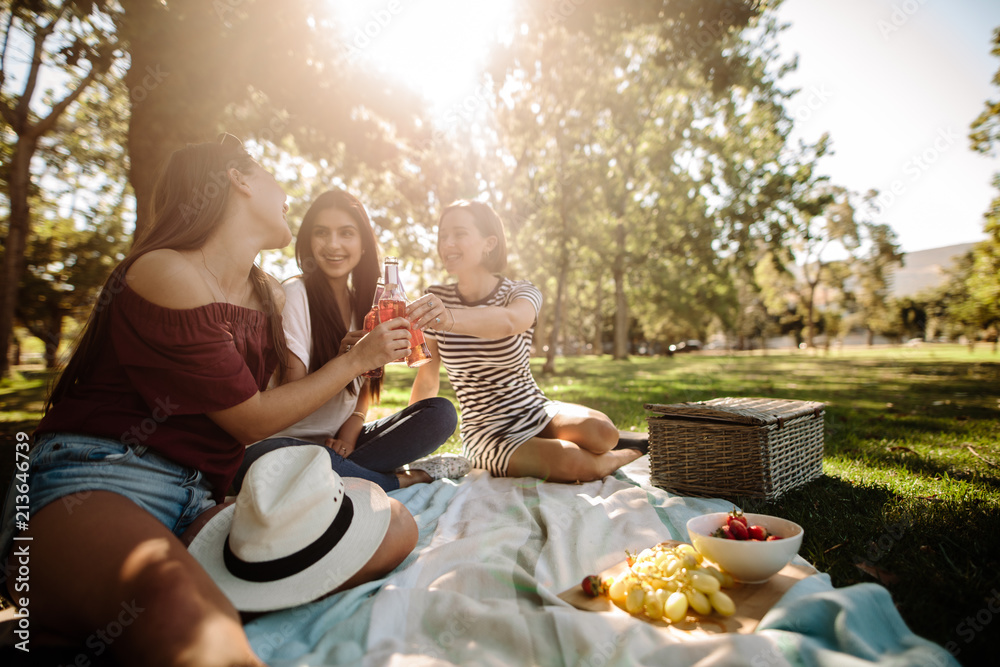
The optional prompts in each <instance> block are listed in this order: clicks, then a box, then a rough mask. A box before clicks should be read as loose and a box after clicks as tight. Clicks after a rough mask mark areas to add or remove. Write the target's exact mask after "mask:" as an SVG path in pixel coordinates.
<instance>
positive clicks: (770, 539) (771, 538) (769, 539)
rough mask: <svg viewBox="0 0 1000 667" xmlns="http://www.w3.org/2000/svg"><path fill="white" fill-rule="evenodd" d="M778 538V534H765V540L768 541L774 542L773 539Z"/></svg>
mask: <svg viewBox="0 0 1000 667" xmlns="http://www.w3.org/2000/svg"><path fill="white" fill-rule="evenodd" d="M780 539H781V536H780V535H768V536H767V541H768V542H774V541H775V540H780Z"/></svg>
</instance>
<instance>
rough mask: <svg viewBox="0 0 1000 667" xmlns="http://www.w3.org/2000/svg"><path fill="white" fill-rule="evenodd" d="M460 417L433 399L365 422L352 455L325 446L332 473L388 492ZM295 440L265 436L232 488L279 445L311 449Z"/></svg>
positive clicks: (249, 450)
mask: <svg viewBox="0 0 1000 667" xmlns="http://www.w3.org/2000/svg"><path fill="white" fill-rule="evenodd" d="M457 423H458V416H457V415H456V414H455V406H454V405H452V404H451V401H449V400H448V399H446V398H441V397H440V396H435V397H434V398H425V399H424V400H422V401H417V402H416V403H414V404H413V405H409V406H407V407H406V408H404V409H403V410H400V411H399V412H397V413H396V414H393V415H389V416H388V417H385V418H383V419H379V420H378V421H373V422H367V423H366V424H365V425H364V426H363V427H362V429H361V433H360V434H359V435H358V442H357V444H356V445H355V447H354V451H353V452H351V454H350V455H349V456H348V457H347V458H344V457H342V456H341V455H340V454H338V453H337V452H335V451H333V450H332V449H330V448H329V447H324V449H326V453H327V454H329V455H330V463H331V465H332V466H333V469H334V470H335V471H336V472H337V474H338V475H340V476H341V477H360V478H362V479H367V480H368V481H370V482H375V483H376V484H378V485H379V486H381V487H382V488H383V489H385V490H386V491H394V490H396V489H398V488H399V478H398V477H396V475H395V473H394V472H393V471H394V470H396V468H399V467H400V466H402V465H405V464H407V463H412V462H414V461H416V460H417V459H419V458H423V457H424V456H427V455H428V454H430V453H431V452H433V451H434V450H436V449H437V448H438V447H440V446H441V445H442V444H444V442H445V441H446V440H448V438H450V437H451V434H452V433H454V432H455V425H456V424H457ZM315 444H316V443H314V442H310V441H308V440H300V439H298V438H288V437H281V438H268V439H267V440H261V441H260V442H258V443H255V444H254V445H252V446H250V447H248V448H247V451H246V455H245V456H244V457H243V463H241V464H240V467H239V470H238V471H237V472H236V479H234V480H233V489H234V491H236V492H239V490H240V487H241V486H243V477H244V476H245V475H246V473H247V470H248V469H249V468H250V465H251V464H252V463H253V462H254V461H256V460H257V459H259V458H260V457H261V456H263V455H264V454H267V453H268V452H273V451H274V450H276V449H281V448H282V447H298V446H301V445H315Z"/></svg>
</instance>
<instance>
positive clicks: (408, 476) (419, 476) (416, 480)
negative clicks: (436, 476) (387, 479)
mask: <svg viewBox="0 0 1000 667" xmlns="http://www.w3.org/2000/svg"><path fill="white" fill-rule="evenodd" d="M396 478H397V479H398V480H399V488H401V489H405V488H406V487H408V486H412V485H414V484H430V483H431V482H433V481H434V480H433V479H431V476H430V475H428V474H427V473H425V472H424V471H423V470H410V471H408V472H397V473H396Z"/></svg>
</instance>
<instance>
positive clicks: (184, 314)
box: [35, 283, 277, 501]
mask: <svg viewBox="0 0 1000 667" xmlns="http://www.w3.org/2000/svg"><path fill="white" fill-rule="evenodd" d="M120 284H122V285H123V288H122V290H121V291H120V292H119V293H118V294H116V295H114V297H113V298H112V299H111V300H110V302H109V303H108V304H107V305H105V306H104V307H106V308H110V309H111V310H110V312H109V317H110V320H109V325H110V326H109V327H108V329H109V331H110V339H109V340H106V341H102V342H103V345H102V346H101V349H100V352H99V353H98V356H97V359H96V363H95V364H94V370H93V371H92V372H91V373H90V374H89V376H88V377H86V378H83V379H82V380H80V381H78V382H77V385H76V386H75V387H73V388H72V389H71V390H70V391H69V392H68V393H67V395H65V396H64V397H63V398H62V399H61V400H60V401H59V402H58V403H57V404H55V405H54V406H52V408H51V409H50V410H49V412H48V414H47V415H46V416H45V418H44V419H42V421H41V423H40V424H39V425H38V428H37V429H36V431H35V432H36V433H39V434H40V433H50V432H66V433H81V434H86V435H93V436H99V437H103V438H109V439H112V440H120V441H121V442H123V443H125V444H127V445H132V446H135V445H145V446H146V447H148V448H149V449H151V450H154V451H156V452H157V453H159V454H161V455H162V456H164V457H166V458H168V459H170V460H172V461H174V462H176V463H179V464H181V465H185V466H188V467H191V468H195V469H197V470H200V471H201V472H202V473H203V474H204V476H205V479H206V480H207V481H208V482H209V483H211V484H212V488H213V492H214V497H215V499H216V500H217V501H221V500H222V499H223V498H224V497H225V494H226V490H227V489H228V488H229V484H230V482H232V479H233V476H234V475H235V474H236V469H237V467H239V464H240V463H241V462H242V460H243V454H244V450H245V448H244V446H243V445H241V444H240V443H239V442H238V441H237V440H236V438H234V437H233V436H231V435H230V434H229V433H228V432H226V431H225V430H223V429H222V428H221V427H220V426H219V425H218V424H216V423H215V422H213V421H212V420H211V419H209V418H208V417H207V416H205V413H206V412H213V411H215V410H223V409H225V408H231V407H233V406H235V405H238V404H240V403H242V402H243V401H245V400H247V399H248V398H250V397H251V396H253V395H254V394H255V393H257V392H258V391H263V390H264V389H265V387H266V386H267V382H268V379H269V378H270V376H271V373H273V372H274V369H275V366H276V365H277V355H276V353H275V351H274V348H273V346H272V344H271V338H270V334H269V331H268V326H267V317H266V316H265V315H264V313H262V312H260V311H257V310H253V309H250V308H242V307H240V306H234V305H232V304H229V303H210V304H207V305H204V306H200V307H198V308H191V309H186V310H176V309H171V308H164V307H162V306H158V305H156V304H154V303H151V302H149V301H147V300H145V299H143V298H142V297H141V296H139V295H138V294H137V293H136V292H134V291H132V290H131V289H130V288H129V287H128V286H127V285H125V284H124V283H120ZM98 307H101V306H100V305H98Z"/></svg>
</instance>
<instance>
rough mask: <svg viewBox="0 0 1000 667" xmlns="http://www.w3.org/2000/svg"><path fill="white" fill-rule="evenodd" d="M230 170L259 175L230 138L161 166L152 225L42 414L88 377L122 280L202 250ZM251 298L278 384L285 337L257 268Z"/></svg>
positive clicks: (114, 277) (108, 288)
mask: <svg viewBox="0 0 1000 667" xmlns="http://www.w3.org/2000/svg"><path fill="white" fill-rule="evenodd" d="M231 168H235V169H238V170H239V171H241V172H243V173H252V172H253V171H254V170H255V169H261V167H260V165H258V164H257V163H256V162H255V161H254V159H253V158H251V157H250V155H249V154H248V153H247V152H246V150H245V149H244V148H243V144H242V143H241V142H240V141H239V139H237V138H236V137H233V136H232V135H230V134H225V135H222V136H221V137H220V140H219V141H218V142H213V143H203V144H189V145H188V146H186V147H185V148H181V149H178V150H176V151H174V152H173V154H171V156H170V158H169V159H168V160H167V162H166V164H164V166H163V168H162V169H161V171H160V175H159V178H158V179H157V182H156V186H155V188H154V191H153V200H152V206H151V210H150V218H149V219H150V223H149V224H148V225H147V226H146V227H145V228H143V229H142V232H141V233H140V234H138V235H137V236H136V238H135V241H134V242H133V244H132V248H131V249H130V250H129V253H128V255H127V256H126V257H125V259H123V260H122V261H121V263H120V264H118V266H116V267H115V268H114V269H113V270H112V271H111V275H110V276H108V279H107V280H106V281H105V282H104V285H103V287H102V288H101V293H100V296H99V297H98V301H97V305H96V306H95V307H94V309H93V310H92V311H91V313H90V317H89V318H88V320H87V324H86V325H85V327H84V329H83V332H82V334H81V336H80V337H79V338H78V339H77V341H76V344H75V347H74V350H73V353H72V356H71V357H70V360H69V362H67V364H66V368H65V369H64V370H63V372H62V373H61V374H60V376H59V380H58V381H57V382H56V384H55V387H54V388H53V390H52V392H51V393H50V394H49V398H48V401H47V402H46V404H45V411H46V413H47V412H48V411H49V409H50V408H51V407H52V406H53V405H55V404H56V403H58V402H59V401H60V400H61V399H62V398H63V397H64V396H66V394H67V393H68V392H69V391H71V390H72V388H73V387H74V386H76V385H77V383H79V382H82V381H85V380H86V378H87V376H88V375H89V374H90V372H91V370H92V368H93V364H94V361H95V359H96V358H97V356H98V352H99V350H100V348H101V347H102V346H104V345H109V344H110V343H109V342H108V341H109V340H110V336H109V332H108V319H109V310H110V309H109V308H107V307H106V306H107V304H108V303H109V302H110V299H113V298H114V296H115V295H116V294H118V293H119V292H121V290H122V289H124V285H125V274H126V273H127V272H128V269H129V267H130V266H132V264H133V263H134V262H135V261H136V260H137V259H139V258H140V257H142V256H143V255H145V254H146V253H147V252H151V251H153V250H160V249H164V248H169V249H171V250H195V249H197V248H200V247H202V246H203V245H204V244H205V241H206V240H207V239H208V237H209V236H210V235H211V234H212V232H213V231H214V230H215V228H216V227H217V226H218V224H219V222H220V221H221V219H222V214H223V212H224V211H225V208H226V204H227V202H228V201H229V177H228V171H229V169H231ZM250 278H251V280H252V281H253V287H254V292H255V294H256V295H257V298H258V299H259V300H260V303H261V304H263V306H264V313H265V314H266V315H267V323H268V330H269V332H270V336H271V344H272V346H273V348H274V351H275V353H276V354H277V355H278V368H277V373H278V379H279V380H280V379H281V378H282V377H283V376H284V373H285V366H286V364H285V355H286V350H287V348H286V346H285V334H284V332H283V331H282V328H281V313H280V312H279V310H278V307H277V305H276V304H275V302H274V293H273V292H272V291H271V283H270V280H269V279H268V277H267V274H266V273H264V271H263V270H262V269H261V268H260V267H259V266H257V265H256V264H255V265H254V266H253V268H252V269H251V272H250Z"/></svg>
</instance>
